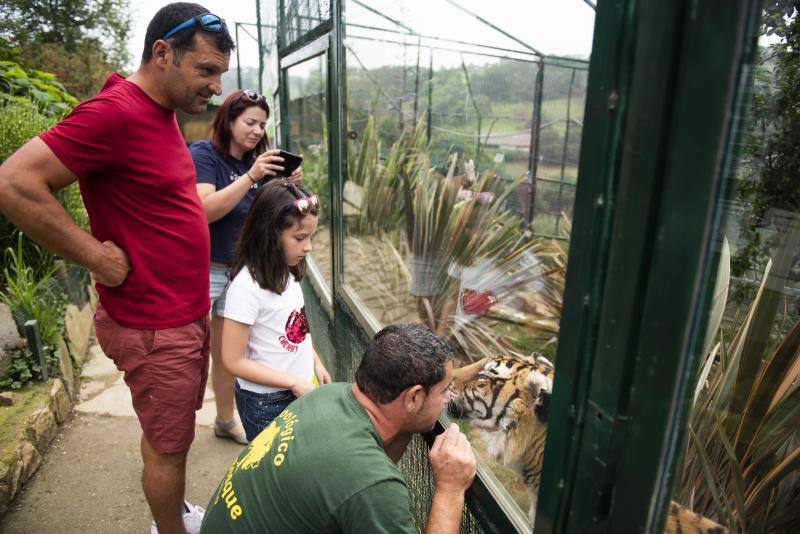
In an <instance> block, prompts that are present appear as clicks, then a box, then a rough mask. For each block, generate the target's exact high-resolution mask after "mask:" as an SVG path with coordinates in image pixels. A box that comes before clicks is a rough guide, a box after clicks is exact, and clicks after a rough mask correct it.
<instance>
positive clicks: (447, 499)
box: [425, 490, 464, 534]
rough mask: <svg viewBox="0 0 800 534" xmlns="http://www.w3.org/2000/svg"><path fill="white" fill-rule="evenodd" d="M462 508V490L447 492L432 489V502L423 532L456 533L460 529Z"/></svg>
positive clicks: (436, 533) (437, 533) (431, 533)
mask: <svg viewBox="0 0 800 534" xmlns="http://www.w3.org/2000/svg"><path fill="white" fill-rule="evenodd" d="M463 509H464V492H463V491H461V492H456V493H448V492H444V491H441V490H433V502H432V503H431V510H430V513H429V514H428V525H427V527H426V528H425V534H447V533H453V534H455V533H457V532H459V531H460V530H461V512H462V511H463Z"/></svg>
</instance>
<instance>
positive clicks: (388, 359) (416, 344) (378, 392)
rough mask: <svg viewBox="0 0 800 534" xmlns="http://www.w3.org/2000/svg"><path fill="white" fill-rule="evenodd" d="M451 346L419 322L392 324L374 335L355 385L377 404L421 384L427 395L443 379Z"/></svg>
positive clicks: (365, 352)
mask: <svg viewBox="0 0 800 534" xmlns="http://www.w3.org/2000/svg"><path fill="white" fill-rule="evenodd" d="M452 358H453V349H452V348H450V346H449V345H448V344H447V343H445V342H444V340H442V338H440V337H439V336H437V335H436V334H434V333H433V332H431V330H430V329H428V328H427V327H425V326H422V325H420V324H413V323H406V324H393V325H389V326H387V327H386V328H384V329H382V330H381V331H380V332H378V333H377V334H375V337H374V338H373V340H372V342H371V343H370V344H369V345H368V346H367V349H366V350H365V351H364V357H363V358H362V359H361V364H360V365H359V366H358V370H356V384H357V385H358V388H359V389H360V390H361V391H363V392H364V394H365V395H367V397H369V398H370V399H372V400H373V401H374V402H377V403H378V404H388V403H390V402H392V401H393V400H394V399H396V398H397V396H398V395H400V393H402V392H403V391H404V390H405V389H407V388H410V387H412V386H416V385H420V386H422V387H423V389H424V390H425V393H426V394H427V393H428V392H429V391H430V389H431V386H433V385H434V384H437V383H439V382H441V381H442V379H443V378H444V376H445V366H446V365H447V362H448V361H449V360H450V359H452Z"/></svg>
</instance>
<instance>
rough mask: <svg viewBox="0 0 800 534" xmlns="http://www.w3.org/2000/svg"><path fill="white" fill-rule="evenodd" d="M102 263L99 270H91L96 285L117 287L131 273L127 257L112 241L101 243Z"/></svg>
mask: <svg viewBox="0 0 800 534" xmlns="http://www.w3.org/2000/svg"><path fill="white" fill-rule="evenodd" d="M101 246H102V250H103V261H102V262H101V263H100V268H99V269H93V270H92V274H93V275H94V278H95V280H97V283H98V284H102V285H104V286H107V287H117V286H118V285H120V284H122V282H124V281H125V279H126V278H127V277H128V273H130V272H131V264H130V263H129V262H128V255H127V254H125V252H124V251H123V250H122V249H121V248H119V247H118V246H117V245H116V244H115V243H114V242H113V241H103V243H102V244H101Z"/></svg>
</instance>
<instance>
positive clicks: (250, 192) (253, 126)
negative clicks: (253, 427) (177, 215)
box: [189, 90, 303, 444]
mask: <svg viewBox="0 0 800 534" xmlns="http://www.w3.org/2000/svg"><path fill="white" fill-rule="evenodd" d="M268 118H269V106H268V105H267V101H266V99H265V98H264V97H263V96H261V95H259V94H257V93H255V92H254V91H250V90H243V91H241V90H240V91H235V92H233V93H231V94H230V95H228V97H227V98H226V99H225V102H224V103H223V104H222V106H221V107H220V108H219V110H218V111H217V116H216V117H215V118H214V122H213V123H212V125H211V133H212V138H211V139H210V140H206V141H198V142H197V143H194V144H193V145H192V146H190V147H189V152H190V153H191V155H192V159H193V160H194V165H195V168H196V169H197V194H198V196H199V197H200V200H201V201H202V202H203V208H204V209H205V212H206V217H207V219H208V223H209V232H210V234H211V279H210V282H211V290H210V296H211V360H212V366H211V385H212V387H213V389H214V399H215V402H216V405H217V417H216V419H215V421H214V434H216V435H217V436H219V437H224V438H230V439H233V440H235V441H237V442H239V443H242V444H244V443H247V438H246V437H245V433H244V428H242V425H241V424H240V423H239V422H238V421H237V420H236V419H235V418H234V416H233V411H234V400H233V381H234V378H233V377H232V376H231V375H230V374H228V373H227V372H226V371H225V369H224V368H223V367H222V363H221V361H220V339H221V334H222V312H223V310H224V308H225V292H226V290H227V288H228V284H229V283H230V280H229V279H228V269H229V268H230V265H231V264H232V263H233V251H234V246H235V244H236V239H237V238H238V237H239V232H240V230H241V229H242V224H243V223H244V217H245V215H246V214H247V211H248V210H249V209H250V204H251V203H252V202H253V197H254V196H255V193H256V191H257V190H258V188H259V187H260V185H261V184H262V183H263V182H266V181H269V180H270V179H272V178H274V177H275V176H276V175H277V174H278V173H279V172H280V171H282V170H283V167H282V166H281V163H282V162H283V158H281V157H280V156H279V155H278V152H279V151H278V150H267V147H268V146H269V139H268V138H267V135H266V132H265V127H266V124H267V119H268ZM289 179H290V180H291V181H292V182H299V181H302V179H303V170H302V169H301V168H298V169H297V170H296V171H295V172H294V173H292V175H291V176H290V177H289Z"/></svg>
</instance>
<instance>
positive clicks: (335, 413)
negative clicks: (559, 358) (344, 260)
mask: <svg viewBox="0 0 800 534" xmlns="http://www.w3.org/2000/svg"><path fill="white" fill-rule="evenodd" d="M452 358H453V351H452V349H450V347H449V346H448V345H447V344H446V343H445V342H444V341H442V340H441V339H440V338H439V337H437V336H436V335H435V334H434V333H433V332H431V331H430V330H428V329H427V328H425V327H424V326H421V325H416V324H399V325H392V326H387V327H386V328H384V329H383V330H381V331H380V332H378V333H377V334H376V335H375V338H374V339H373V341H372V342H371V343H370V345H369V346H368V347H367V349H366V351H365V352H364V357H363V359H362V360H361V365H360V366H359V368H358V370H357V371H356V383H355V384H343V383H338V384H328V385H325V386H322V387H320V388H318V389H316V390H314V391H312V392H311V393H309V394H307V395H304V396H302V397H300V398H299V399H297V400H296V401H295V402H293V403H292V404H291V405H289V407H288V408H287V409H286V410H285V411H284V412H283V413H281V415H280V416H278V418H277V419H275V420H274V421H273V422H272V423H270V425H269V426H267V428H266V429H265V430H264V431H263V432H261V434H259V435H258V437H256V439H254V440H253V441H251V442H250V444H249V446H248V447H247V448H246V449H245V450H244V452H242V454H241V455H239V457H238V458H236V459H235V460H234V461H233V463H232V464H231V466H230V467H229V468H228V471H227V473H226V474H225V476H224V477H223V479H222V482H221V483H220V485H219V487H218V488H217V490H216V492H215V493H214V495H213V496H212V498H211V502H210V503H209V507H208V510H207V511H206V514H205V518H204V519H203V526H202V529H201V530H200V532H201V534H224V533H257V532H258V533H261V532H271V533H291V534H301V533H309V534H318V533H320V532H326V533H327V532H331V533H333V532H342V533H354V532H363V533H370V534H373V533H384V532H385V533H390V532H391V533H399V532H409V533H416V532H417V530H416V529H415V528H414V526H413V524H412V521H411V506H410V504H411V503H410V499H409V495H408V487H407V486H406V481H405V478H404V477H403V474H402V473H401V472H400V470H399V469H398V468H397V466H396V463H397V462H398V461H399V460H400V457H401V456H402V455H403V453H404V452H405V450H406V446H407V445H408V442H409V441H410V439H411V436H412V434H413V433H415V432H426V431H429V430H431V429H432V428H433V426H434V424H435V423H436V420H437V418H438V417H439V414H440V413H441V411H442V409H443V408H444V407H445V406H446V405H447V403H448V402H449V401H450V389H449V388H450V383H451V382H452V379H453V359H452ZM429 457H430V462H431V467H432V468H433V480H434V486H435V487H434V491H433V504H432V505H431V510H430V513H429V516H428V524H427V528H426V529H425V532H426V533H437V534H447V533H455V532H458V531H459V527H460V524H461V511H462V509H463V506H464V491H466V489H467V488H468V487H469V486H470V484H471V483H472V480H473V478H474V477H475V455H474V454H473V452H472V448H471V447H470V445H469V442H468V441H467V439H466V437H465V436H464V434H462V433H461V432H460V431H459V429H458V427H457V426H456V425H455V424H454V425H452V426H451V427H450V428H448V429H447V430H446V431H445V432H444V433H442V434H440V435H439V436H437V437H436V439H435V441H434V442H433V446H432V447H431V450H430V454H429Z"/></svg>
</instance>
